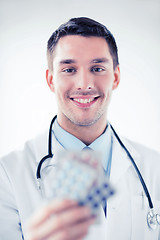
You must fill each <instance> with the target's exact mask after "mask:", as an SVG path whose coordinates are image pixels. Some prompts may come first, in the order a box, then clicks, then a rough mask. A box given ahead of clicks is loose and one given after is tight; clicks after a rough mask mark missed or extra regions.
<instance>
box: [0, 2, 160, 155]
mask: <svg viewBox="0 0 160 240" xmlns="http://www.w3.org/2000/svg"><path fill="white" fill-rule="evenodd" d="M77 16H87V17H91V18H94V19H95V20H97V21H100V22H101V23H103V24H105V25H106V26H107V27H108V28H109V29H110V30H111V32H112V33H113V34H114V36H115V38H116V41H117V45H118V48H119V58H120V67H121V84H120V86H119V89H117V90H116V91H115V92H114V94H113V98H112V103H111V106H110V109H109V120H110V121H111V122H112V124H113V125H114V126H115V128H116V130H118V133H120V134H121V135H125V136H126V137H128V138H130V139H132V140H134V141H137V142H140V143H143V144H145V145H147V146H150V147H151V148H154V149H156V150H159V149H160V140H159V134H160V124H159V123H160V94H159V91H160V77H159V76H160V61H159V56H160V47H159V42H160V1H159V0H130V1H129V0H128V1H121V0H120V1H118V0H117V1H115V0H110V1H107V0H96V1H95V0H81V1H78V0H43V1H42V0H41V1H40V0H39V1H35V0H26V1H23V0H1V1H0V33H1V37H0V155H3V154H6V153H7V152H9V151H11V150H13V149H15V148H17V147H18V146H20V145H22V144H23V142H25V141H26V140H27V139H29V138H32V137H34V136H35V135H36V134H38V133H39V132H42V131H43V130H44V129H47V128H48V127H49V126H48V125H49V123H50V120H51V118H52V117H53V116H54V114H55V113H56V102H55V99H54V96H53V94H52V93H51V92H50V90H49V88H48V87H47V84H46V81H45V70H46V68H47V61H46V44H47V40H48V38H49V37H50V35H51V34H52V32H53V31H54V30H55V29H56V28H57V27H58V26H59V25H60V24H61V23H63V22H65V21H67V20H69V19H70V18H71V17H77Z"/></svg>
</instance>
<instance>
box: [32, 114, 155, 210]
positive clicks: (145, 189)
mask: <svg viewBox="0 0 160 240" xmlns="http://www.w3.org/2000/svg"><path fill="white" fill-rule="evenodd" d="M56 118H57V115H56V116H54V118H53V119H52V121H51V124H50V128H49V139H48V154H47V155H46V156H44V157H43V158H42V159H41V160H40V162H39V164H38V167H37V172H36V177H37V179H40V178H41V167H42V164H43V163H44V161H45V160H46V159H48V158H52V157H53V153H52V126H53V123H54V121H55V119H56ZM110 126H111V129H112V131H113V133H114V135H115V137H116V139H117V140H118V142H119V144H120V145H121V147H122V148H123V149H124V150H125V152H126V153H127V156H128V157H129V159H130V160H131V162H132V164H133V166H134V168H135V170H136V173H137V175H138V178H139V179H140V182H141V184H142V187H143V189H144V192H145V194H146V197H147V199H148V203H149V207H150V209H153V203H152V200H151V196H150V194H149V191H148V188H147V186H146V184H145V182H144V179H143V177H142V175H141V173H140V171H139V169H138V167H137V165H136V163H135V161H134V159H133V157H132V155H131V154H130V152H129V151H128V149H127V148H126V147H125V145H124V143H123V142H122V140H121V139H120V138H119V136H118V134H117V133H116V131H115V130H114V128H113V127H112V125H111V124H110Z"/></svg>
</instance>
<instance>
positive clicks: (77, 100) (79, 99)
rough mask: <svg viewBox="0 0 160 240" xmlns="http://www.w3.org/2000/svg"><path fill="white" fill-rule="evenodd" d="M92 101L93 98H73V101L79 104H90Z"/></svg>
mask: <svg viewBox="0 0 160 240" xmlns="http://www.w3.org/2000/svg"><path fill="white" fill-rule="evenodd" d="M93 100H94V98H89V99H88V98H85V99H83V98H73V101H76V102H79V103H90V102H92V101H93Z"/></svg>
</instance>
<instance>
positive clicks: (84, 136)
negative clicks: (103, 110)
mask: <svg viewBox="0 0 160 240" xmlns="http://www.w3.org/2000/svg"><path fill="white" fill-rule="evenodd" d="M58 123H59V125H60V126H61V127H62V128H63V129H64V130H66V131H67V132H69V133H70V134H72V135H74V136H75V137H76V138H78V139H79V140H81V141H82V142H83V143H85V144H86V145H90V144H91V143H92V142H93V141H94V140H96V139H97V138H98V137H99V136H100V135H101V134H102V133H103V132H104V130H105V128H106V126H107V119H105V120H104V119H102V120H100V119H99V120H98V121H97V122H96V123H94V124H92V125H90V126H79V125H75V124H73V123H72V122H71V121H67V122H65V124H63V122H60V121H59V119H58Z"/></svg>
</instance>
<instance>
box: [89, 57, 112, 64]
mask: <svg viewBox="0 0 160 240" xmlns="http://www.w3.org/2000/svg"><path fill="white" fill-rule="evenodd" d="M108 61H109V60H108V59H107V58H95V59H93V60H91V63H107V62H108Z"/></svg>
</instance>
